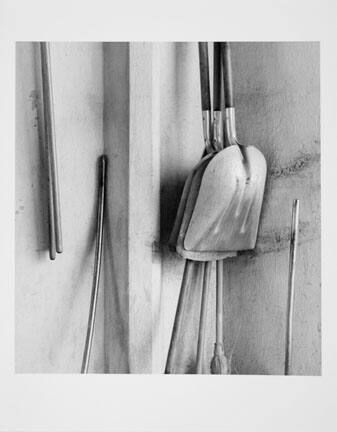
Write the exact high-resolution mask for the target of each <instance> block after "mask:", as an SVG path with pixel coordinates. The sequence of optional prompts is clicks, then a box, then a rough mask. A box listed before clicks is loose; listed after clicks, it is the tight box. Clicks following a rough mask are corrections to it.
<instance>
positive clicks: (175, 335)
mask: <svg viewBox="0 0 337 432" xmlns="http://www.w3.org/2000/svg"><path fill="white" fill-rule="evenodd" d="M193 266H194V262H193V261H190V260H186V261H185V269H184V275H183V280H182V282H181V288H180V294H179V299H178V305H177V311H176V316H175V318H174V324H173V330H172V336H171V342H170V347H169V351H168V355H167V360H166V367H165V374H171V373H173V364H174V360H175V358H176V354H177V349H178V340H179V336H180V333H181V328H182V323H183V317H184V312H185V309H186V304H187V296H188V290H189V287H190V285H191V279H192V272H193Z"/></svg>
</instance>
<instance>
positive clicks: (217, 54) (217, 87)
mask: <svg viewBox="0 0 337 432" xmlns="http://www.w3.org/2000/svg"><path fill="white" fill-rule="evenodd" d="M213 47H214V51H213V110H214V111H221V44H220V42H214V45H213Z"/></svg>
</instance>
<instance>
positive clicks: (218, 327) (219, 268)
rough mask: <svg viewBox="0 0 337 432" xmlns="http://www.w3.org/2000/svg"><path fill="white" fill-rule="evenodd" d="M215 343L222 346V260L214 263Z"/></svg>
mask: <svg viewBox="0 0 337 432" xmlns="http://www.w3.org/2000/svg"><path fill="white" fill-rule="evenodd" d="M216 343H217V344H223V260H218V261H217V262H216Z"/></svg>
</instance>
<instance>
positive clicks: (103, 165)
mask: <svg viewBox="0 0 337 432" xmlns="http://www.w3.org/2000/svg"><path fill="white" fill-rule="evenodd" d="M99 165H100V177H99V192H98V194H99V195H98V209H97V233H96V235H97V240H96V251H95V267H94V277H93V284H92V292H91V302H90V310H89V319H88V329H87V337H86V341H85V347H84V353H83V361H82V370H81V373H83V374H86V373H88V367H89V359H90V351H91V346H92V338H93V334H94V326H95V318H96V306H97V298H98V288H99V277H100V272H101V261H102V248H103V222H104V201H105V180H106V170H107V159H106V156H104V155H103V156H101V158H100V164H99Z"/></svg>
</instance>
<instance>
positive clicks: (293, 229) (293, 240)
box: [284, 199, 299, 375]
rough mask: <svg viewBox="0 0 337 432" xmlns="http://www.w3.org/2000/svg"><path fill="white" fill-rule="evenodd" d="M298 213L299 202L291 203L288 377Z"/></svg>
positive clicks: (287, 346)
mask: <svg viewBox="0 0 337 432" xmlns="http://www.w3.org/2000/svg"><path fill="white" fill-rule="evenodd" d="M298 213H299V200H298V199H295V200H294V201H293V208H292V217H291V232H290V253H289V275H288V304H287V327H286V349H285V367H284V374H285V375H289V373H290V363H291V357H292V334H293V312H294V297H295V288H294V282H295V266H296V252H297V241H298Z"/></svg>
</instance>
